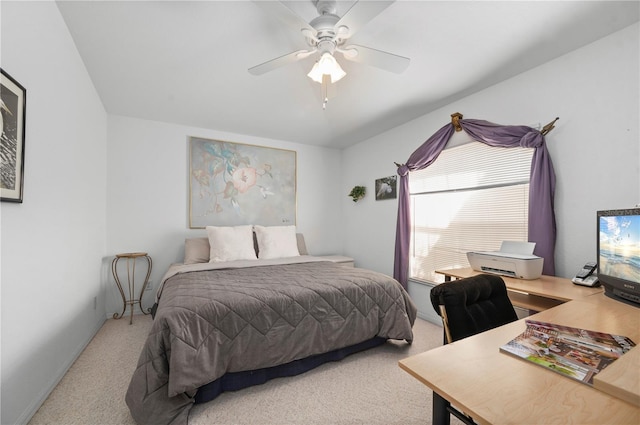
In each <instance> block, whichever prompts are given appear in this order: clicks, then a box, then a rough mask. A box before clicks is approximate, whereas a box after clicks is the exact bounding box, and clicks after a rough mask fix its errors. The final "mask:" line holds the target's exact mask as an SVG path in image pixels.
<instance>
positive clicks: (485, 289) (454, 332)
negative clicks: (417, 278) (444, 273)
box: [431, 274, 518, 342]
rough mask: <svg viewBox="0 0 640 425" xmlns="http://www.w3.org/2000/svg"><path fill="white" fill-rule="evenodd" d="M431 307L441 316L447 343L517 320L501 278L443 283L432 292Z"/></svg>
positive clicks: (484, 275) (477, 278)
mask: <svg viewBox="0 0 640 425" xmlns="http://www.w3.org/2000/svg"><path fill="white" fill-rule="evenodd" d="M431 304H432V305H433V308H434V309H435V311H436V313H438V314H439V315H440V316H441V317H442V321H443V324H444V327H445V333H446V339H447V342H453V341H457V340H459V339H462V338H466V337H468V336H471V335H475V334H477V333H480V332H484V331H486V330H489V329H493V328H496V327H498V326H502V325H504V324H507V323H509V322H513V321H514V320H517V319H518V316H517V315H516V312H515V310H514V308H513V305H512V304H511V300H509V297H508V296H507V287H506V286H505V284H504V281H503V280H502V278H501V277H500V276H497V275H491V274H480V275H477V276H472V277H468V278H465V279H458V280H455V281H452V282H445V283H442V284H440V285H437V286H435V287H434V288H433V289H432V290H431Z"/></svg>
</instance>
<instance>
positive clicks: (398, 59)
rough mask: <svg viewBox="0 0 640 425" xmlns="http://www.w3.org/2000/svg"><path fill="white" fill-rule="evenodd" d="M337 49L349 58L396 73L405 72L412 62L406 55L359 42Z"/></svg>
mask: <svg viewBox="0 0 640 425" xmlns="http://www.w3.org/2000/svg"><path fill="white" fill-rule="evenodd" d="M336 50H338V51H339V52H340V53H342V54H343V55H344V57H345V59H347V60H350V61H353V62H358V63H363V64H365V65H371V66H375V67H377V68H380V69H384V70H387V71H391V72H395V73H396V74H401V73H402V72H404V70H405V69H407V67H408V66H409V62H411V60H410V59H409V58H405V57H404V56H398V55H394V54H393V53H388V52H383V51H382V50H376V49H372V48H371V47H364V46H358V45H357V44H351V45H349V46H345V47H342V48H340V49H336Z"/></svg>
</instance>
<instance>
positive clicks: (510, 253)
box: [467, 241, 544, 279]
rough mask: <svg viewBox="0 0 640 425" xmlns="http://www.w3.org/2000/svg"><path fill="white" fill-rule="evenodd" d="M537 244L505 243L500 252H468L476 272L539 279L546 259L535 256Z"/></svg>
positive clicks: (470, 262)
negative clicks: (534, 251)
mask: <svg viewBox="0 0 640 425" xmlns="http://www.w3.org/2000/svg"><path fill="white" fill-rule="evenodd" d="M535 246H536V244H535V242H517V241H503V242H502V246H501V247H500V251H485V252H467V259H468V260H469V264H470V265H471V268H472V269H473V270H475V271H479V272H484V273H493V274H499V275H503V276H509V277H515V278H518V279H538V278H539V277H540V276H541V275H542V266H543V264H544V258H542V257H538V256H536V255H533V250H534V248H535Z"/></svg>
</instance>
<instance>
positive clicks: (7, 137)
mask: <svg viewBox="0 0 640 425" xmlns="http://www.w3.org/2000/svg"><path fill="white" fill-rule="evenodd" d="M0 73H1V74H2V75H1V80H0V82H1V84H0V131H1V133H0V155H1V156H2V167H0V200H1V201H7V202H22V190H23V186H24V139H25V137H24V131H25V115H26V110H27V107H26V99H27V91H26V90H25V88H24V87H22V86H21V85H20V83H18V82H17V81H16V80H14V79H13V78H11V76H10V75H9V74H7V73H6V72H5V71H4V69H0Z"/></svg>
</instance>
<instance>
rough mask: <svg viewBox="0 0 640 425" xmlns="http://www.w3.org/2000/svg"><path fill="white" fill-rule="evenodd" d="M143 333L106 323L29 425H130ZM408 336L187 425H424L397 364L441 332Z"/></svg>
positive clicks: (279, 383) (140, 325)
mask: <svg viewBox="0 0 640 425" xmlns="http://www.w3.org/2000/svg"><path fill="white" fill-rule="evenodd" d="M150 327H151V318H150V317H149V316H135V317H134V322H133V325H129V321H128V320H124V319H122V320H113V319H110V320H107V322H106V323H105V324H104V326H103V327H102V328H101V329H100V331H99V332H98V334H97V335H96V336H95V338H94V339H93V340H92V341H91V343H90V344H89V345H88V346H87V348H86V349H85V351H84V352H83V353H82V354H81V355H80V357H79V358H78V360H77V361H76V362H75V363H74V364H73V366H72V367H71V369H70V370H69V372H68V373H67V374H66V375H65V376H64V378H63V379H62V380H61V381H60V383H59V384H58V386H57V387H56V388H55V389H54V391H53V392H52V393H51V395H50V396H49V398H48V399H47V400H46V401H45V403H44V404H43V405H42V407H41V408H40V409H39V410H38V411H37V412H36V414H35V415H34V416H33V418H32V420H31V421H30V425H41V424H48V425H54V424H60V425H73V424H78V425H110V424H134V422H133V419H132V418H131V415H130V414H129V410H128V408H127V406H126V404H125V402H124V395H125V392H126V390H127V387H128V385H129V379H130V377H131V374H132V373H133V370H134V368H135V366H136V363H137V360H138V356H139V353H140V351H141V349H142V346H143V344H144V339H145V337H146V334H147V333H148V330H149V328H150ZM414 335H415V340H414V343H413V344H412V345H408V344H406V343H404V342H387V343H386V344H384V345H382V346H380V347H376V348H373V349H371V350H368V351H365V352H362V353H357V354H354V355H352V356H349V357H347V358H346V359H344V360H342V361H340V362H332V363H327V364H324V365H322V366H320V367H318V368H316V369H313V370H311V371H309V372H307V373H304V374H302V375H299V376H296V377H290V378H279V379H274V380H271V381H269V382H267V383H266V384H263V385H259V386H255V387H251V388H246V389H244V390H241V391H236V392H229V393H224V394H222V395H221V396H219V397H218V398H216V399H215V400H213V401H210V402H208V403H205V404H201V405H196V406H195V407H194V408H193V409H192V411H191V415H190V417H189V424H190V425H205V424H207V425H210V424H345V425H346V424H403V425H408V424H420V425H424V424H429V423H431V391H430V390H429V389H428V388H427V387H425V386H424V385H422V384H421V383H419V382H418V381H417V380H416V379H414V378H413V377H411V376H409V375H408V374H407V373H406V372H404V371H403V370H401V369H400V368H399V367H398V364H397V363H398V360H400V359H403V358H405V357H408V356H410V355H413V354H417V353H420V352H423V351H426V350H428V349H430V348H433V347H436V346H439V345H441V342H442V328H441V327H439V326H435V325H433V324H431V323H429V322H426V321H424V320H420V319H418V320H417V322H416V324H415V326H414ZM452 423H453V424H455V423H459V422H457V421H456V420H455V418H452Z"/></svg>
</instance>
